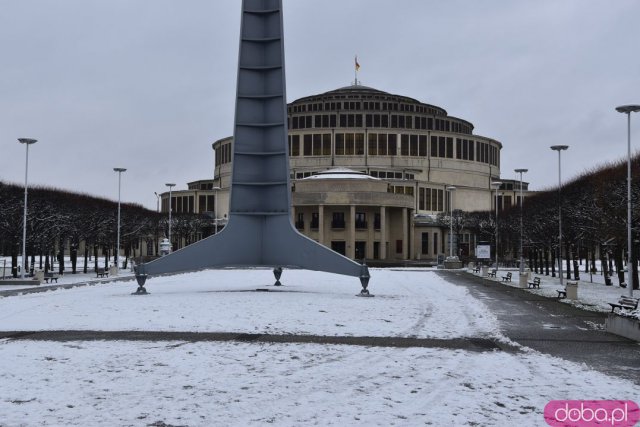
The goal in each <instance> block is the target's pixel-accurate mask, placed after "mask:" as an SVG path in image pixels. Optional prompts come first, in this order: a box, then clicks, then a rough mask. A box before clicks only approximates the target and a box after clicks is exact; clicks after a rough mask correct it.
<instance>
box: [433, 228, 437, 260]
mask: <svg viewBox="0 0 640 427" xmlns="http://www.w3.org/2000/svg"><path fill="white" fill-rule="evenodd" d="M433 254H434V255H437V254H438V233H433Z"/></svg>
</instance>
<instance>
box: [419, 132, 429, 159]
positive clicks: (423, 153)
mask: <svg viewBox="0 0 640 427" xmlns="http://www.w3.org/2000/svg"><path fill="white" fill-rule="evenodd" d="M418 155H419V156H420V157H427V136H426V135H420V136H419V137H418Z"/></svg>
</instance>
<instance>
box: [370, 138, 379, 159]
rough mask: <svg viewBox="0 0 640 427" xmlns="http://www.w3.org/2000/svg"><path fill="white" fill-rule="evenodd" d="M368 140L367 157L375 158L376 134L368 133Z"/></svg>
mask: <svg viewBox="0 0 640 427" xmlns="http://www.w3.org/2000/svg"><path fill="white" fill-rule="evenodd" d="M368 138H369V144H368V149H369V155H370V156H377V155H378V134H377V133H370V134H369V137H368Z"/></svg>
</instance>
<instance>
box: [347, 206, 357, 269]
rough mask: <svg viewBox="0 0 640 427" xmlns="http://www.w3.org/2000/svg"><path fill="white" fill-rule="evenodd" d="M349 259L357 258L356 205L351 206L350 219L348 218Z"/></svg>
mask: <svg viewBox="0 0 640 427" xmlns="http://www.w3.org/2000/svg"><path fill="white" fill-rule="evenodd" d="M346 227H347V257H348V258H351V259H355V257H356V205H350V206H349V218H347V224H346Z"/></svg>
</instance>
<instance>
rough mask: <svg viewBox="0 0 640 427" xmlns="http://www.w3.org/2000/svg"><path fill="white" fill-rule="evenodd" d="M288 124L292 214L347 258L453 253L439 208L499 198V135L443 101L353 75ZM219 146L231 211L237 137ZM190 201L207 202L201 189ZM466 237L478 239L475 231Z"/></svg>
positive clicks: (219, 178)
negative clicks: (485, 132) (356, 80)
mask: <svg viewBox="0 0 640 427" xmlns="http://www.w3.org/2000/svg"><path fill="white" fill-rule="evenodd" d="M288 128H289V135H288V145H289V158H290V172H291V184H292V191H293V193H292V194H293V197H292V203H293V218H292V221H293V222H294V224H295V226H296V227H297V228H298V229H299V230H300V231H301V232H303V233H304V234H306V235H307V236H309V237H311V238H312V239H315V240H317V241H318V242H320V243H322V244H324V245H326V246H328V247H331V248H333V249H334V250H336V251H338V252H341V253H344V254H345V255H347V256H348V257H350V258H354V259H362V258H366V259H379V260H390V261H397V260H409V259H421V260H424V259H427V260H435V259H437V258H438V257H439V256H441V255H445V254H448V253H449V245H448V241H449V236H448V230H447V228H446V226H443V225H442V224H438V222H437V220H436V218H437V216H438V214H440V213H446V212H449V210H450V209H451V207H452V206H453V208H454V209H460V210H463V211H481V210H492V209H494V208H495V197H494V196H495V192H494V190H493V189H492V187H491V183H492V182H495V181H499V180H500V151H501V149H502V144H501V143H500V142H498V141H496V140H495V139H491V138H488V137H484V136H480V135H475V134H473V129H474V126H473V124H472V123H470V122H468V121H466V120H463V119H460V118H457V117H453V116H450V115H448V113H447V111H445V110H444V109H443V108H440V107H437V106H434V105H430V104H425V103H422V102H420V101H417V100H415V99H413V98H409V97H406V96H400V95H393V94H390V93H387V92H383V91H380V90H377V89H373V88H370V87H366V86H361V85H352V86H348V87H343V88H340V89H336V90H333V91H329V92H326V93H323V94H319V95H313V96H308V97H304V98H301V99H298V100H296V101H293V102H292V103H290V104H288ZM213 149H214V150H215V166H214V179H213V181H210V182H211V183H212V184H211V185H212V188H219V190H216V191H215V193H216V194H215V198H216V199H217V202H218V209H219V210H218V212H217V216H219V217H222V216H223V215H225V214H227V213H228V212H227V207H228V200H229V188H230V184H231V182H230V181H231V168H232V160H233V155H232V153H233V138H231V137H227V138H223V139H220V140H218V141H216V142H214V143H213ZM356 177H357V178H356ZM525 184H526V183H525ZM514 185H516V186H517V188H516V189H519V185H520V183H519V182H518V181H513V180H510V181H509V183H506V182H505V183H504V184H503V187H504V188H503V189H501V190H499V191H500V194H499V198H498V205H499V207H502V206H506V205H509V204H515V203H517V202H518V200H519V199H518V197H519V195H518V192H517V191H516V190H515V189H514V188H515V187H514ZM452 187H455V191H454V188H452ZM507 187H510V188H509V189H507ZM211 191H213V190H211ZM173 195H174V196H175V197H182V196H183V195H182V194H181V193H180V192H179V191H178V192H173ZM167 196H168V194H167V193H165V194H163V197H167ZM167 203H168V202H167ZM182 203H183V204H182V206H184V202H182ZM188 203H190V202H188ZM189 206H190V205H189ZM177 207H178V205H176V208H177ZM194 209H196V210H198V209H200V210H201V209H202V208H198V207H196V205H195V199H194ZM166 210H168V207H165V205H164V204H163V211H166ZM174 212H175V210H174ZM463 238H464V237H463ZM467 238H468V239H469V242H467V244H468V247H470V248H471V249H472V248H473V247H474V242H473V241H472V236H471V237H467Z"/></svg>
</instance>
